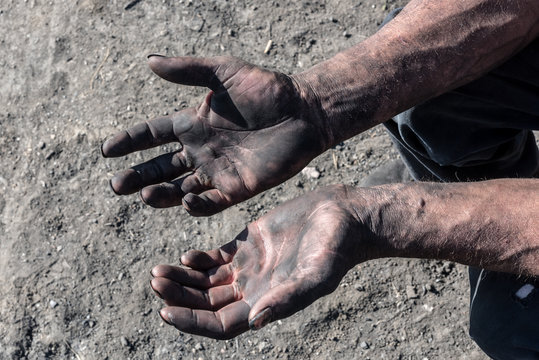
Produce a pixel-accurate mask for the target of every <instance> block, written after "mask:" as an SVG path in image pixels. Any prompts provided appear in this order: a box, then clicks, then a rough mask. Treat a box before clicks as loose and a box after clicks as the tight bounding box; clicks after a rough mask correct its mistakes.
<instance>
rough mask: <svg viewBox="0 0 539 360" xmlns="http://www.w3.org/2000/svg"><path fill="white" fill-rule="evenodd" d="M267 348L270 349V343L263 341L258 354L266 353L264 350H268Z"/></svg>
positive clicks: (259, 345)
mask: <svg viewBox="0 0 539 360" xmlns="http://www.w3.org/2000/svg"><path fill="white" fill-rule="evenodd" d="M267 348H268V343H267V342H265V341H261V342H260V343H259V344H258V352H264V350H266V349H267Z"/></svg>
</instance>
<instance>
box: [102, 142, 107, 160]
mask: <svg viewBox="0 0 539 360" xmlns="http://www.w3.org/2000/svg"><path fill="white" fill-rule="evenodd" d="M104 145H105V143H103V144H101V156H103V157H104V158H106V157H107V155H105V152H104V151H103V146H104Z"/></svg>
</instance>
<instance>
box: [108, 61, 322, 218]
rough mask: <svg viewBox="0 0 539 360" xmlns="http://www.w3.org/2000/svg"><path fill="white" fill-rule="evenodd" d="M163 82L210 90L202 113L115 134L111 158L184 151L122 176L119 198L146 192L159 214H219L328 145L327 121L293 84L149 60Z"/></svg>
mask: <svg viewBox="0 0 539 360" xmlns="http://www.w3.org/2000/svg"><path fill="white" fill-rule="evenodd" d="M149 65H150V68H151V69H152V70H153V71H154V72H155V73H156V74H157V75H159V76H160V77H162V78H164V79H166V80H169V81H172V82H175V83H178V84H184V85H195V86H205V87H208V88H210V89H211V91H210V92H209V93H208V95H207V96H206V98H205V100H204V101H203V102H202V103H201V104H200V105H199V106H198V107H197V108H188V109H185V110H182V111H180V112H177V113H174V114H172V115H171V116H165V117H161V118H157V119H154V120H151V121H148V122H145V123H141V124H138V125H135V126H134V127H132V128H130V129H127V130H125V131H122V132H120V133H118V134H116V135H115V136H114V137H112V138H111V139H109V140H107V141H106V142H105V143H104V144H103V146H102V152H103V155H104V156H105V157H117V156H124V155H126V154H129V153H132V152H135V151H140V150H144V149H148V148H152V147H155V146H159V145H162V144H166V143H170V142H179V143H180V144H181V145H182V148H181V150H179V151H176V152H171V153H168V154H163V155H161V156H159V157H156V158H154V159H152V160H150V161H148V162H145V163H142V164H139V165H137V166H134V167H132V168H130V169H128V170H124V171H122V172H119V173H118V174H116V175H115V176H114V177H113V178H112V180H111V186H112V189H113V190H114V192H115V193H117V194H120V195H127V194H132V193H135V192H137V191H140V194H141V197H142V199H143V201H144V202H145V203H147V204H148V205H150V206H153V207H170V206H176V205H179V204H182V202H183V205H184V207H185V208H186V209H187V211H188V212H189V213H190V214H191V215H195V216H205V215H211V214H214V213H217V212H219V211H221V210H223V209H225V208H227V207H229V206H231V205H234V204H237V203H239V202H241V201H244V200H246V199H249V198H250V197H252V196H254V195H256V194H258V193H260V192H261V191H264V190H266V189H269V188H271V187H273V186H276V185H278V184H280V183H282V182H283V181H285V180H287V179H288V178H290V177H292V176H293V175H295V174H296V173H298V172H299V171H300V170H301V169H302V168H303V167H304V166H305V165H307V164H308V163H309V161H310V160H312V159H313V158H314V157H315V156H317V155H319V154H320V153H321V152H323V151H324V150H325V149H327V147H328V144H327V140H326V139H325V137H326V136H325V135H324V134H325V133H326V131H324V126H325V125H324V119H323V117H322V116H320V115H319V114H318V113H317V107H316V106H315V105H314V104H313V103H312V102H309V103H307V101H306V97H305V94H306V90H305V89H301V90H300V89H299V86H300V85H299V84H298V83H296V82H295V81H294V80H293V79H292V78H291V77H289V76H286V75H284V74H281V73H277V72H272V71H268V70H264V69H261V68H259V67H256V66H254V65H252V64H249V63H247V62H244V61H242V60H239V59H236V58H232V57H216V58H191V57H177V58H166V57H162V56H151V57H150V58H149Z"/></svg>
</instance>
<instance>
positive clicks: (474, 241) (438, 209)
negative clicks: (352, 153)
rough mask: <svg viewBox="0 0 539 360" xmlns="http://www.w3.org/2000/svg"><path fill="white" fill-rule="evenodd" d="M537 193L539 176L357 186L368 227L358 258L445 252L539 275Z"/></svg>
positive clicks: (357, 208)
mask: <svg viewBox="0 0 539 360" xmlns="http://www.w3.org/2000/svg"><path fill="white" fill-rule="evenodd" d="M538 194H539V180H538V179H503V180H491V181H484V182H474V183H455V184H436V183H421V182H419V183H412V184H406V185H404V184H394V185H385V186H379V187H375V188H371V189H367V188H362V189H355V190H351V191H349V196H348V197H349V201H350V206H351V208H350V209H351V211H353V212H354V213H355V214H356V216H357V218H358V221H359V222H361V223H363V224H364V225H366V226H367V229H369V231H368V232H367V233H366V234H363V236H362V239H359V240H358V241H359V243H360V244H362V247H361V249H362V250H361V251H359V253H360V255H359V256H360V258H359V259H358V262H361V261H365V260H368V259H373V258H381V257H408V258H429V259H443V260H450V261H456V262H459V263H462V264H466V265H473V266H478V267H481V268H485V269H489V270H495V271H502V272H510V273H516V274H524V275H532V276H539V196H538ZM366 204H367V205H366Z"/></svg>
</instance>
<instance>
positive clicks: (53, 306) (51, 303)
mask: <svg viewBox="0 0 539 360" xmlns="http://www.w3.org/2000/svg"><path fill="white" fill-rule="evenodd" d="M49 306H50V307H51V309H54V308H55V307H57V306H58V303H57V302H56V301H54V300H51V301H49Z"/></svg>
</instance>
